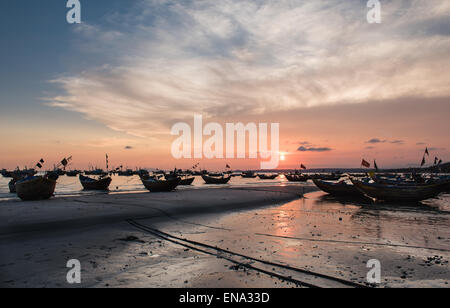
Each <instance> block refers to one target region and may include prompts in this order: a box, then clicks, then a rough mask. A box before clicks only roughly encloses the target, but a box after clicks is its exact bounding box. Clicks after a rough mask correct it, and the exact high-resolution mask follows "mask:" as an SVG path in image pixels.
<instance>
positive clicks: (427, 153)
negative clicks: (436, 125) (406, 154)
mask: <svg viewBox="0 0 450 308" xmlns="http://www.w3.org/2000/svg"><path fill="white" fill-rule="evenodd" d="M425 154H426V155H428V156H430V152H428V147H427V148H426V149H425Z"/></svg>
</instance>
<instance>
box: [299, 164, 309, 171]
mask: <svg viewBox="0 0 450 308" xmlns="http://www.w3.org/2000/svg"><path fill="white" fill-rule="evenodd" d="M300 168H302V169H303V170H306V169H308V168H306V166H305V165H303V164H301V165H300Z"/></svg>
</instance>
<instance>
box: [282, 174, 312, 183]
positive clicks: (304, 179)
mask: <svg viewBox="0 0 450 308" xmlns="http://www.w3.org/2000/svg"><path fill="white" fill-rule="evenodd" d="M284 176H285V177H286V179H288V181H289V182H303V183H305V182H308V177H307V176H303V175H292V174H285V175H284Z"/></svg>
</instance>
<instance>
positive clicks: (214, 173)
mask: <svg viewBox="0 0 450 308" xmlns="http://www.w3.org/2000/svg"><path fill="white" fill-rule="evenodd" d="M223 175H224V174H223V173H222V172H209V173H208V176H212V177H221V176H223Z"/></svg>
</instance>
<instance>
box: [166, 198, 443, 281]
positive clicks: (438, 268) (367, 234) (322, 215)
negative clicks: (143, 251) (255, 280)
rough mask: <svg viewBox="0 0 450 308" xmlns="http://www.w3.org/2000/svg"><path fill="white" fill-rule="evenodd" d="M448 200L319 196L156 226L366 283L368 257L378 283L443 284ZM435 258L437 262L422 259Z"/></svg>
mask: <svg viewBox="0 0 450 308" xmlns="http://www.w3.org/2000/svg"><path fill="white" fill-rule="evenodd" d="M448 200H449V195H446V196H441V197H440V198H439V199H435V200H429V201H427V203H428V204H407V205H399V204H397V205H394V204H388V203H373V202H365V201H364V200H348V199H347V200H346V199H339V198H333V197H331V196H329V195H326V194H324V193H322V192H315V193H310V194H307V195H306V196H305V198H302V199H299V200H295V201H292V202H289V203H286V204H281V205H278V206H277V205H274V206H269V207H265V208H259V209H254V210H245V211H239V212H234V213H229V214H224V215H221V216H219V217H217V216H212V217H205V218H204V219H201V218H198V219H195V218H187V219H180V220H178V221H175V222H173V221H171V222H168V223H161V225H159V226H157V228H159V229H160V230H161V229H162V230H163V231H164V232H167V233H170V234H176V235H182V236H183V237H184V238H188V239H190V240H193V241H198V242H201V243H207V244H209V245H212V246H214V247H216V246H217V247H220V248H223V249H226V250H228V251H233V252H237V253H241V254H244V255H246V256H250V257H253V258H257V259H261V260H269V261H271V262H275V263H280V264H287V265H289V266H293V267H297V268H302V269H308V270H313V271H316V272H319V273H322V274H328V275H331V276H335V277H343V278H345V279H347V280H352V281H357V282H360V283H364V282H365V277H366V274H367V272H368V269H367V267H366V264H367V262H368V260H371V259H377V260H379V261H380V262H381V264H382V280H383V283H382V285H381V286H415V287H430V286H439V287H446V286H447V285H448V283H450V265H449V263H448V262H449V261H450V215H449V214H450V208H448ZM429 258H432V259H433V258H438V259H439V260H438V261H437V262H435V261H433V262H431V263H430V262H428V260H429Z"/></svg>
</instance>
